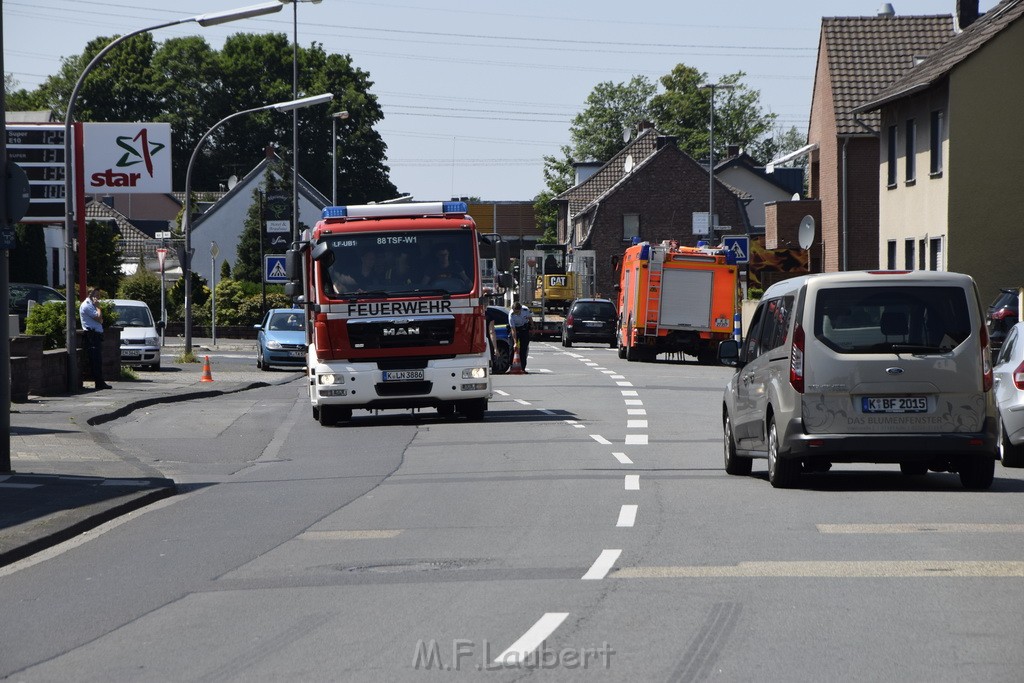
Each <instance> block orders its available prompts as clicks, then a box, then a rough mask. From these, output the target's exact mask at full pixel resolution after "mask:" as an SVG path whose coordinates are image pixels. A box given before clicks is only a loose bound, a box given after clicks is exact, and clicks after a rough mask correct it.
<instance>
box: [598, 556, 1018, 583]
mask: <svg viewBox="0 0 1024 683" xmlns="http://www.w3.org/2000/svg"><path fill="white" fill-rule="evenodd" d="M719 577H737V578H762V577H782V578H796V577H801V578H836V579H839V578H842V579H845V578H908V577H910V578H924V577H929V578H951V577H971V578H989V577H1018V578H1020V577H1024V562H1019V561H993V562H987V561H973V560H966V561H964V560H950V561H944V560H881V561H852V562H815V561H794V562H740V563H739V564H734V565H725V566H718V567H714V566H682V567H630V568H627V569H620V570H618V571H617V572H615V573H614V574H612V578H616V579H702V578H719Z"/></svg>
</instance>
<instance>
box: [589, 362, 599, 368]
mask: <svg viewBox="0 0 1024 683" xmlns="http://www.w3.org/2000/svg"><path fill="white" fill-rule="evenodd" d="M598 365H600V364H599V363H587V367H591V368H596V367H597V366H598Z"/></svg>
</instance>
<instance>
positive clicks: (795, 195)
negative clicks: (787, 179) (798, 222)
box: [790, 192, 800, 202]
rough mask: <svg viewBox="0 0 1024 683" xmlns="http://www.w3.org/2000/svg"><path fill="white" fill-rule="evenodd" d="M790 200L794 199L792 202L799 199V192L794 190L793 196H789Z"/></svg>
mask: <svg viewBox="0 0 1024 683" xmlns="http://www.w3.org/2000/svg"><path fill="white" fill-rule="evenodd" d="M790 200H791V201H794V202H798V201H800V193H799V192H794V193H793V196H792V197H790Z"/></svg>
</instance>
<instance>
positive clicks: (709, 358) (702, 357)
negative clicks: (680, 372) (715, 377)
mask: <svg viewBox="0 0 1024 683" xmlns="http://www.w3.org/2000/svg"><path fill="white" fill-rule="evenodd" d="M717 356H718V354H717V353H716V352H715V350H714V349H711V348H708V347H707V346H702V347H701V348H699V349H698V350H697V362H698V363H699V364H701V365H714V364H715V361H716V360H717Z"/></svg>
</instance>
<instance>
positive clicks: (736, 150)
mask: <svg viewBox="0 0 1024 683" xmlns="http://www.w3.org/2000/svg"><path fill="white" fill-rule="evenodd" d="M739 155H740V146H739V145H729V152H728V154H726V158H729V159H732V158H733V157H738V156H739Z"/></svg>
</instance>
